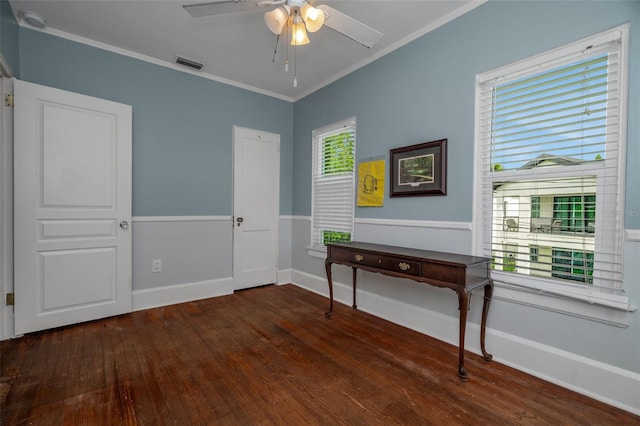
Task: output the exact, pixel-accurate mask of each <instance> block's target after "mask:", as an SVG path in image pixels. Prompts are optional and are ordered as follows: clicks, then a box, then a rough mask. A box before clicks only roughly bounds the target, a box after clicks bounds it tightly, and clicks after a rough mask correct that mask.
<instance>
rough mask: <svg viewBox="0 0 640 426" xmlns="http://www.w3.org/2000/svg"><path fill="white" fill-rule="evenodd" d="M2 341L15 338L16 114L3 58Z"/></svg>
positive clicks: (0, 150)
mask: <svg viewBox="0 0 640 426" xmlns="http://www.w3.org/2000/svg"><path fill="white" fill-rule="evenodd" d="M0 92H1V93H0V95H1V97H2V105H1V106H0V120H1V123H2V132H0V218H1V220H0V340H6V339H10V338H12V337H15V334H14V328H13V327H14V318H13V312H14V311H13V306H7V305H6V300H7V294H8V293H13V290H14V288H13V114H12V112H11V111H12V109H11V108H12V107H5V106H4V96H5V94H11V95H12V94H13V71H12V70H11V67H10V66H9V64H8V63H7V62H6V60H5V59H4V57H3V56H2V54H0Z"/></svg>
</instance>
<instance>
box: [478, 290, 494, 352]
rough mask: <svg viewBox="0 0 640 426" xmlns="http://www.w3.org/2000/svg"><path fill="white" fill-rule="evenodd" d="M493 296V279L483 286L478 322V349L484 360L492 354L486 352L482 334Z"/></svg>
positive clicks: (483, 333) (483, 334)
mask: <svg viewBox="0 0 640 426" xmlns="http://www.w3.org/2000/svg"><path fill="white" fill-rule="evenodd" d="M492 297H493V281H490V282H489V284H487V285H485V286H484V303H483V305H482V323H481V324H480V349H481V350H482V356H483V357H484V359H485V360H487V361H491V360H492V359H493V355H491V354H490V353H488V352H487V351H486V350H485V348H484V336H485V331H486V328H487V315H488V314H489V305H490V303H491V298H492Z"/></svg>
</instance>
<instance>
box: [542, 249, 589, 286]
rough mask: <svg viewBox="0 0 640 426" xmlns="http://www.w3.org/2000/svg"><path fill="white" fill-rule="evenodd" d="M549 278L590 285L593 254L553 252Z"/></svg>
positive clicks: (565, 251) (568, 251) (586, 252)
mask: <svg viewBox="0 0 640 426" xmlns="http://www.w3.org/2000/svg"><path fill="white" fill-rule="evenodd" d="M551 270H552V271H553V273H552V274H551V276H553V277H556V278H562V279H564V280H573V281H580V282H583V283H591V282H592V281H593V252H589V251H575V250H553V264H552V267H551Z"/></svg>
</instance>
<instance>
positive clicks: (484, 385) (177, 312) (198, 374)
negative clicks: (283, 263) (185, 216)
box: [0, 285, 640, 425]
mask: <svg viewBox="0 0 640 426" xmlns="http://www.w3.org/2000/svg"><path fill="white" fill-rule="evenodd" d="M326 308H327V300H326V299H325V298H323V297H321V296H318V295H315V294H313V293H310V292H308V291H305V290H302V289H300V288H298V287H295V286H293V285H286V286H269V287H262V288H256V289H252V290H248V291H243V292H239V293H236V294H233V295H230V296H225V297H218V298H213V299H207V300H201V301H197V302H190V303H184V304H180V305H174V306H169V307H164V308H156V309H149V310H146V311H141V312H135V313H132V314H128V315H122V316H118V317H113V318H107V319H104V320H100V321H94V322H90V323H85V324H79V325H74V326H69V327H64V328H60V329H56V330H51V331H45V332H40V333H34V334H31V335H27V336H25V337H22V338H20V339H15V340H10V341H4V342H1V344H0V355H1V359H0V364H1V372H2V377H1V382H0V402H1V405H0V409H1V413H0V424H2V425H14V424H24V425H31V424H33V425H57V424H65V425H67V424H69V425H78V424H86V425H99V424H104V425H125V424H143V425H163V424H173V425H188V424H199V425H210V424H219V425H225V424H239V425H271V424H282V425H314V424H317V425H320V424H323V425H327V424H342V425H375V424H381V425H392V424H402V425H428V424H438V425H440V424H474V425H489V424H500V425H503V424H544V425H548V424H554V425H559V424H571V425H621V424H640V417H637V416H634V415H632V414H629V413H626V412H624V411H622V410H619V409H616V408H613V407H611V406H608V405H606V404H603V403H600V402H597V401H594V400H592V399H590V398H587V397H585V396H582V395H579V394H576V393H574V392H571V391H568V390H566V389H563V388H560V387H558V386H555V385H553V384H550V383H547V382H544V381H542V380H539V379H536V378H534V377H532V376H530V375H527V374H525V373H522V372H519V371H517V370H514V369H512V368H509V367H506V366H504V365H501V364H499V363H497V362H490V363H489V362H486V361H484V360H483V359H482V358H481V357H479V356H477V355H475V354H472V353H467V359H466V366H467V370H468V372H469V375H470V379H469V381H468V382H467V383H462V382H461V381H460V380H459V379H458V375H457V368H456V365H457V348H456V347H455V346H451V345H448V344H445V343H442V342H440V341H437V340H435V339H432V338H430V337H428V336H424V335H422V334H419V333H417V332H414V331H411V330H408V329H406V328H403V327H400V326H398V325H395V324H392V323H389V322H387V321H384V320H382V319H379V318H376V317H374V316H371V315H368V314H366V313H363V312H361V311H354V310H352V309H351V308H349V307H346V306H344V305H337V306H336V307H335V310H334V314H333V316H332V317H331V319H328V320H327V319H326V318H325V317H324V311H325V310H326ZM488 343H489V342H488ZM489 345H490V343H489ZM488 349H489V350H490V351H491V347H489V348H488Z"/></svg>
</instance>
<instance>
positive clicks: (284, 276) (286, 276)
mask: <svg viewBox="0 0 640 426" xmlns="http://www.w3.org/2000/svg"><path fill="white" fill-rule="evenodd" d="M291 271H292V270H291V269H281V270H279V271H278V283H277V284H278V285H283V284H289V283H290V282H291Z"/></svg>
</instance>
